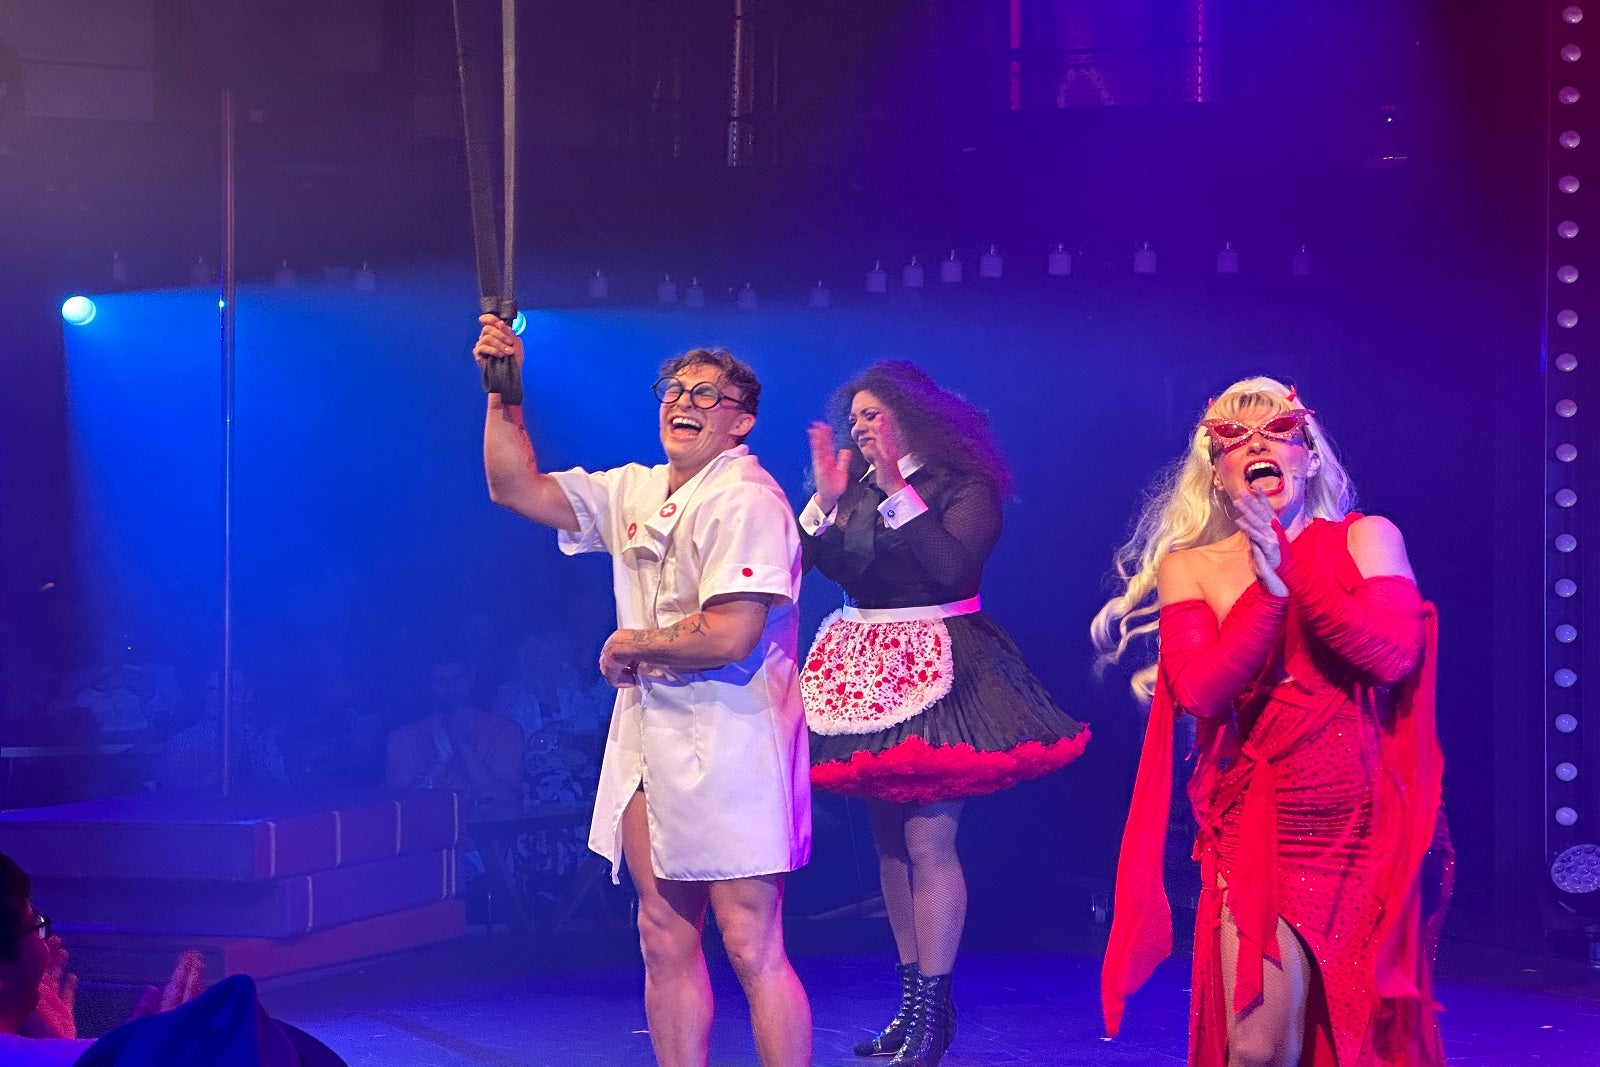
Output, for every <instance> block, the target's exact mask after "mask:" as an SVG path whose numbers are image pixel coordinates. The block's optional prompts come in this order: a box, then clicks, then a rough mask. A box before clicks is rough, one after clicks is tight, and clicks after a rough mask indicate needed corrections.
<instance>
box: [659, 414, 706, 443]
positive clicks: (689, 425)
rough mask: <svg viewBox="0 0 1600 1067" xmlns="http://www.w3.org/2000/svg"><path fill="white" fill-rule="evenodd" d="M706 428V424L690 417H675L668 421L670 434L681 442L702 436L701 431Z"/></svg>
mask: <svg viewBox="0 0 1600 1067" xmlns="http://www.w3.org/2000/svg"><path fill="white" fill-rule="evenodd" d="M705 428H706V426H705V423H703V422H701V421H700V420H699V419H696V418H693V417H691V416H689V415H674V416H672V418H671V419H669V420H667V430H668V432H669V433H670V434H671V435H672V436H673V437H675V438H677V439H679V440H684V441H687V440H692V439H693V438H695V437H698V436H700V431H701V430H704V429H705Z"/></svg>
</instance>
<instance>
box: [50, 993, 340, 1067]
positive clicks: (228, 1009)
mask: <svg viewBox="0 0 1600 1067" xmlns="http://www.w3.org/2000/svg"><path fill="white" fill-rule="evenodd" d="M77 1067H346V1065H345V1062H344V1060H342V1059H340V1058H339V1057H338V1056H337V1055H335V1054H334V1053H333V1052H332V1051H331V1050H329V1049H328V1047H327V1046H326V1045H324V1044H323V1043H322V1042H320V1041H318V1040H317V1039H316V1038H314V1037H312V1036H311V1035H310V1034H307V1033H304V1032H303V1031H300V1030H296V1029H295V1028H294V1027H292V1026H287V1025H285V1024H284V1023H280V1022H278V1021H277V1020H275V1019H272V1018H270V1017H269V1016H268V1015H267V1013H266V1011H264V1010H263V1009H262V1007H261V1001H260V1000H259V998H258V997H257V995H256V984H255V982H254V981H252V980H251V979H250V978H249V976H247V975H242V974H236V975H233V976H231V977H228V978H224V979H223V980H222V981H220V982H218V983H217V984H216V985H214V986H212V987H211V988H210V989H208V990H206V991H205V992H204V993H202V994H200V995H199V996H198V997H195V998H194V999H193V1000H191V1001H189V1003H187V1004H182V1005H179V1006H178V1007H177V1008H174V1009H173V1010H172V1011H166V1012H160V1013H158V1014H156V1015H151V1016H147V1017H146V1018H143V1019H135V1020H133V1021H132V1022H128V1023H125V1024H123V1025H122V1026H119V1027H118V1028H117V1029H115V1030H113V1031H111V1032H110V1033H109V1034H107V1035H105V1036H104V1037H102V1038H101V1039H100V1040H98V1041H96V1042H95V1043H94V1044H93V1045H91V1046H89V1050H88V1051H87V1052H85V1053H84V1054H83V1056H82V1058H81V1059H79V1060H78V1063H77Z"/></svg>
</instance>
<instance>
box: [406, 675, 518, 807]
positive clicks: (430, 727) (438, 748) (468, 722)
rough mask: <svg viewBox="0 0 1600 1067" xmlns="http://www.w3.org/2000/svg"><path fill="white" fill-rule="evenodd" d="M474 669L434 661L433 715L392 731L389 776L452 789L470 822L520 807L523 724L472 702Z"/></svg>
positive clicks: (431, 677) (415, 784)
mask: <svg viewBox="0 0 1600 1067" xmlns="http://www.w3.org/2000/svg"><path fill="white" fill-rule="evenodd" d="M473 681H474V679H473V674H472V669H471V668H470V667H468V666H467V664H465V663H464V662H462V661H461V660H460V659H455V658H451V659H442V660H439V661H438V662H436V663H434V664H433V666H432V668H431V670H430V674H429V684H430V687H431V689H432V693H433V700H434V703H435V707H434V711H433V714H431V715H429V716H428V717H427V718H425V719H421V720H419V721H417V722H414V723H409V724H407V725H405V726H402V727H400V728H399V729H397V730H394V731H392V732H391V733H390V734H389V755H388V761H387V772H386V775H385V777H386V778H387V780H388V784H389V785H390V786H391V787H393V788H413V789H453V790H455V791H456V792H458V793H461V794H462V795H463V797H464V798H465V803H466V815H467V818H468V820H469V821H472V822H484V821H488V820H494V819H506V818H512V817H514V816H516V815H518V814H520V813H521V811H522V753H523V734H522V727H521V726H519V725H517V723H516V722H515V721H514V720H512V719H508V718H507V717H506V716H504V715H496V714H494V713H492V712H488V711H484V710H483V709H482V708H479V707H477V706H475V705H474V704H473V703H472V683H473Z"/></svg>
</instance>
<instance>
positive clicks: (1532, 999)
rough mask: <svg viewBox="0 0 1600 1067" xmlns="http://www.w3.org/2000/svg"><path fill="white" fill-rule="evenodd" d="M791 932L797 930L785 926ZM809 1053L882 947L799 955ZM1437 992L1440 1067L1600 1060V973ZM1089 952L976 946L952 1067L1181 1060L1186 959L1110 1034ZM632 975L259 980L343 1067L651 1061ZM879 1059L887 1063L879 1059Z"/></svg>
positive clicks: (581, 961) (851, 1010)
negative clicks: (812, 1033)
mask: <svg viewBox="0 0 1600 1067" xmlns="http://www.w3.org/2000/svg"><path fill="white" fill-rule="evenodd" d="M791 939H792V940H794V939H795V937H794V932H793V931H791ZM795 965H796V968H797V970H798V971H799V972H800V977H801V980H802V981H803V982H804V983H805V985H806V988H807V990H808V991H809V992H810V995H811V1003H812V1011H813V1014H814V1017H815V1024H816V1056H815V1062H816V1063H817V1064H819V1065H826V1067H834V1065H844V1064H851V1063H856V1064H860V1063H865V1062H873V1061H862V1060H857V1059H856V1058H855V1057H854V1056H852V1055H851V1054H850V1046H851V1045H852V1044H854V1043H855V1042H856V1041H858V1040H860V1039H861V1037H862V1036H863V1034H864V1033H865V1032H866V1030H867V1029H868V1027H869V1025H876V1024H878V1023H880V1022H881V1021H882V1020H880V1019H879V1018H878V1017H879V1016H880V1015H883V1014H884V1013H885V1012H886V1011H887V1010H889V1009H890V1008H891V1007H892V1005H891V998H892V996H893V994H894V989H893V988H892V975H891V974H890V973H889V971H888V964H887V962H886V960H885V959H884V958H883V957H881V956H876V955H874V956H871V957H868V956H865V955H861V954H859V953H857V954H840V955H822V954H819V955H800V956H799V957H798V958H797V959H796V961H795ZM1440 972H1441V974H1440V977H1441V980H1440V983H1439V986H1440V988H1439V996H1440V999H1441V1000H1442V1001H1443V1003H1444V1004H1445V1006H1446V1008H1447V1012H1446V1014H1445V1016H1444V1023H1443V1025H1444V1036H1445V1050H1446V1054H1447V1056H1448V1058H1449V1062H1450V1063H1451V1064H1452V1065H1453V1067H1512V1065H1524V1064H1537V1063H1548V1064H1552V1065H1562V1067H1565V1065H1569V1064H1580V1063H1600V971H1595V970H1590V969H1589V968H1587V967H1583V966H1581V965H1579V964H1577V963H1572V962H1568V961H1564V960H1558V959H1551V958H1546V957H1543V956H1537V957H1535V956H1524V955H1519V954H1515V953H1510V952H1505V951H1501V950H1495V949H1486V948H1480V947H1475V946H1469V945H1462V944H1459V943H1448V942H1447V944H1446V947H1445V949H1444V951H1443V953H1442V960H1441V968H1440ZM1097 975H1098V959H1097V957H1096V956H1095V955H1094V954H1092V953H1088V952H1085V953H1081V954H1057V955H1027V956H1016V955H999V954H986V953H974V954H969V955H968V956H966V957H964V958H963V959H962V960H961V962H960V964H959V966H958V969H957V972H956V985H955V990H956V1000H957V1004H958V1005H959V1007H960V1010H961V1030H960V1036H959V1037H958V1039H957V1043H956V1045H955V1047H954V1048H953V1049H952V1050H951V1053H950V1055H948V1056H947V1057H946V1058H945V1060H944V1063H945V1064H947V1065H948V1067H980V1065H981V1067H1001V1065H1011V1064H1019V1065H1020V1064H1039V1065H1052V1067H1054V1065H1084V1067H1090V1065H1093V1067H1110V1065H1157V1067H1161V1065H1168V1064H1182V1063H1184V1062H1185V1057H1184V1042H1185V1026H1186V1024H1185V1018H1186V1007H1187V994H1186V993H1185V989H1186V987H1187V984H1188V983H1187V961H1185V960H1178V961H1169V962H1168V963H1167V964H1166V965H1165V966H1164V967H1163V968H1162V969H1161V970H1159V971H1158V972H1157V974H1156V976H1155V978H1154V979H1153V980H1152V981H1151V984H1150V985H1149V987H1147V988H1146V989H1145V990H1144V991H1143V992H1141V993H1140V994H1139V996H1138V997H1137V999H1136V1000H1135V1001H1134V1002H1133V1003H1132V1004H1131V1005H1130V1006H1129V1009H1128V1016H1127V1021H1126V1023H1125V1024H1124V1030H1123V1036H1122V1037H1121V1038H1119V1039H1118V1040H1116V1041H1107V1040H1105V1039H1103V1038H1102V1037H1101V1031H1100V1017H1099V999H1098V990H1097V985H1096V983H1097ZM712 981H713V984H714V985H715V988H716V994H717V1008H718V1011H717V1018H716V1024H715V1028H714V1031H713V1034H712V1042H711V1062H712V1064H713V1065H716V1067H734V1065H741V1067H742V1065H750V1067H754V1065H755V1064H756V1063H757V1061H756V1057H755V1052H754V1047H753V1045H752V1043H751V1039H750V1033H749V1023H748V1019H747V1017H746V1015H745V1009H744V1002H743V999H742V998H741V997H740V995H739V991H738V987H737V985H736V983H735V982H734V981H733V978H732V976H731V974H730V973H729V971H728V969H727V964H726V962H725V961H723V960H720V959H716V958H713V960H712ZM641 989H642V971H641V969H640V967H639V965H638V964H637V962H635V961H631V960H629V959H628V958H627V956H626V952H625V950H624V949H623V948H621V947H619V946H618V945H617V944H616V939H614V938H609V939H601V940H599V941H597V942H595V944H594V948H593V951H592V952H588V951H586V950H585V948H584V946H582V945H550V944H548V943H547V944H545V945H543V946H541V945H539V944H536V943H532V942H528V941H524V940H520V939H517V938H512V937H509V936H506V935H503V934H502V935H497V936H491V937H484V936H482V935H474V936H469V937H468V938H467V939H465V940H463V941H460V942H456V943H453V944H450V945H444V946H438V947H435V948H433V949H427V950H422V951H419V952H415V953H411V954H408V955H405V956H402V957H396V958H392V959H388V960H384V961H381V962H378V963H375V964H372V965H368V966H366V967H362V968H359V969H355V970H349V971H345V972H342V973H336V974H322V975H317V976H314V977H310V978H305V979H301V980H299V981H282V980H280V981H277V982H269V983H267V984H266V985H265V987H264V988H263V996H264V999H265V1001H266V1003H267V1006H268V1008H269V1010H271V1011H272V1012H273V1013H274V1014H275V1015H278V1016H279V1017H280V1018H283V1019H285V1020H287V1021H289V1022H293V1023H296V1024H298V1025H300V1026H302V1027H303V1028H304V1029H306V1030H308V1031H310V1032H311V1033H313V1034H315V1035H317V1036H318V1037H320V1038H322V1040H324V1041H325V1042H327V1043H328V1044H329V1045H330V1046H331V1047H333V1048H334V1049H335V1050H337V1051H338V1052H339V1053H340V1054H341V1055H343V1056H344V1057H345V1059H346V1060H347V1061H348V1062H349V1063H350V1064H351V1067H379V1065H382V1067H401V1065H404V1067H412V1065H414V1067H484V1065H487V1067H524V1065H527V1067H556V1065H560V1067H585V1065H595V1067H623V1065H628V1064H650V1063H652V1062H653V1060H652V1057H651V1054H650V1042H649V1037H648V1035H647V1034H646V1033H645V1030H644V1010H643V1006H642V1003H641ZM875 1062H880V1063H881V1062H883V1061H881V1060H879V1061H875Z"/></svg>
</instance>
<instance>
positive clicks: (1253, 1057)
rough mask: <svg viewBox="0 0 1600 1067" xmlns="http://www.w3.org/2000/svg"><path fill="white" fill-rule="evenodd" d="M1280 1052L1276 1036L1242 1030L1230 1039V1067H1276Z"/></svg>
mask: <svg viewBox="0 0 1600 1067" xmlns="http://www.w3.org/2000/svg"><path fill="white" fill-rule="evenodd" d="M1280 1051H1281V1049H1280V1044H1279V1042H1278V1040H1277V1036H1276V1035H1274V1034H1268V1033H1263V1032H1261V1031H1259V1030H1256V1031H1252V1030H1249V1029H1246V1030H1242V1031H1239V1032H1236V1033H1235V1034H1234V1035H1233V1036H1232V1037H1231V1038H1229V1039H1228V1067H1276V1065H1277V1064H1278V1063H1279V1055H1280Z"/></svg>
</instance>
